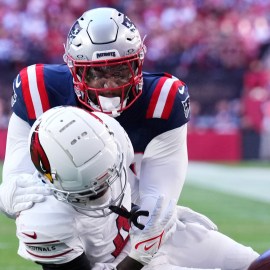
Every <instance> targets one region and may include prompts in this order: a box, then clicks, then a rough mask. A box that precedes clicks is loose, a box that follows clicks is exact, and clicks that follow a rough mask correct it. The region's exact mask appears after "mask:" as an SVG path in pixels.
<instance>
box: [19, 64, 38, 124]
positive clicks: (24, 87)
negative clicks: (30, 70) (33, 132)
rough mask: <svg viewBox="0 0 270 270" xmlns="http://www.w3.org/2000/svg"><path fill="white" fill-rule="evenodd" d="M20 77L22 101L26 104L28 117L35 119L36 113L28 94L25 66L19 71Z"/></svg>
mask: <svg viewBox="0 0 270 270" xmlns="http://www.w3.org/2000/svg"><path fill="white" fill-rule="evenodd" d="M20 77H21V80H22V94H23V99H24V103H25V105H26V110H27V114H28V118H29V119H36V113H35V109H34V104H33V101H32V97H31V94H30V88H29V81H28V75H27V68H24V69H23V70H22V71H21V72H20Z"/></svg>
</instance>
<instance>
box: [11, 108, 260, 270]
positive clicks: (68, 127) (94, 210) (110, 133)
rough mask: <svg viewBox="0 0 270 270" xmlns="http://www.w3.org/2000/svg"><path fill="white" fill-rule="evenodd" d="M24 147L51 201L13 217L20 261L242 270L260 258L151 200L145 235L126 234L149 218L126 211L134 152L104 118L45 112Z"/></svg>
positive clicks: (46, 265)
mask: <svg viewBox="0 0 270 270" xmlns="http://www.w3.org/2000/svg"><path fill="white" fill-rule="evenodd" d="M29 144H30V154H31V159H32V161H33V164H34V165H35V168H36V169H37V171H38V172H39V173H40V174H39V177H40V180H42V181H43V182H44V183H47V185H48V187H49V189H50V190H51V191H52V193H53V195H54V196H47V200H46V201H45V202H43V203H38V204H35V205H34V206H33V207H32V208H30V209H28V210H25V211H22V212H21V213H20V215H19V216H18V217H17V219H16V223H17V236H18V238H19V240H20V247H19V252H18V253H19V254H20V255H21V256H22V257H24V258H26V259H30V260H33V261H35V262H37V263H39V264H41V265H42V267H43V269H44V270H50V269H59V270H64V269H69V270H77V269H81V270H84V269H86V270H88V269H90V267H93V269H95V270H100V269H115V268H116V269H141V268H145V269H157V268H158V267H162V269H165V270H170V269H185V267H188V268H196V269H201V268H203V269H208V268H211V269H217V268H218V269H219V268H220V269H232V267H233V269H241V270H244V269H246V268H247V266H248V265H249V262H250V260H253V259H254V258H256V257H257V254H256V253H255V252H253V250H252V249H250V248H247V247H244V246H242V245H240V244H238V243H236V242H234V241H233V240H232V239H230V238H228V237H226V236H225V235H223V234H221V233H219V232H217V231H215V230H212V229H209V228H207V226H206V224H207V221H206V222H205V223H204V226H203V225H202V224H200V223H202V220H203V218H204V217H202V218H201V217H200V215H198V214H196V213H195V214H193V216H191V217H189V218H185V217H183V216H182V217H181V216H179V217H178V219H177V218H176V210H175V211H174V206H175V202H171V203H170V204H169V206H168V207H167V208H166V207H164V201H163V200H164V198H163V197H160V196H159V194H156V196H155V198H152V199H154V200H155V201H156V204H155V208H154V210H153V212H152V215H151V217H152V219H150V220H149V221H148V222H147V223H146V224H144V225H145V226H146V227H145V229H143V230H142V231H140V230H139V229H135V228H134V226H133V227H132V228H131V229H130V223H131V222H134V224H137V219H136V218H134V217H136V214H140V213H143V214H146V212H140V211H139V212H138V211H137V212H136V211H134V208H133V209H132V210H131V192H130V186H129V183H128V181H127V177H128V175H129V176H130V175H132V171H131V170H130V169H129V165H130V164H131V162H132V160H133V148H132V145H131V142H130V140H129V138H128V136H127V134H126V133H125V131H124V130H123V128H122V127H121V126H120V124H119V123H118V122H117V121H116V120H115V119H113V118H111V117H109V116H108V115H105V114H102V113H89V112H86V111H84V110H82V109H79V108H75V107H56V108H53V109H50V110H48V111H47V112H46V113H44V114H43V115H42V116H41V117H40V118H39V119H38V120H37V121H36V122H35V123H34V125H33V127H32V129H31V132H30V137H29ZM40 175H42V177H41V176H40ZM37 177H38V176H37ZM112 209H113V211H114V212H118V213H120V215H116V214H115V213H112ZM189 213H190V214H192V212H189ZM121 215H122V216H121ZM125 216H126V217H129V222H128V219H127V218H126V217H125ZM200 218H201V219H200ZM205 219H206V218H205ZM139 225H143V224H139ZM129 234H130V241H129V238H128V236H129ZM168 236H170V237H168ZM164 240H167V241H164ZM213 254H215V256H213ZM239 257H240V258H241V260H238V258H239Z"/></svg>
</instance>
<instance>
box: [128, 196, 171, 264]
mask: <svg viewBox="0 0 270 270" xmlns="http://www.w3.org/2000/svg"><path fill="white" fill-rule="evenodd" d="M163 201H164V197H162V196H160V197H159V198H158V199H157V203H156V205H155V208H154V210H153V212H152V214H151V217H150V219H149V221H148V222H147V223H146V224H145V227H144V229H143V230H139V229H138V228H135V227H131V229H130V231H129V234H130V243H131V251H130V253H129V257H131V258H133V259H135V260H136V261H138V262H140V263H141V264H143V265H147V264H148V263H149V262H150V261H151V259H152V258H153V256H154V255H155V254H156V253H157V251H158V250H159V248H160V246H161V245H162V243H163V242H165V241H166V240H167V239H168V238H169V237H170V236H171V235H172V234H173V232H174V231H175V230H176V216H175V214H174V213H175V206H176V203H175V201H173V200H171V201H170V203H169V205H168V206H167V208H166V209H165V211H164V208H165V207H164V205H163Z"/></svg>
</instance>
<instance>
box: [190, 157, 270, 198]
mask: <svg viewBox="0 0 270 270" xmlns="http://www.w3.org/2000/svg"><path fill="white" fill-rule="evenodd" d="M186 183H187V184H191V185H195V186H198V187H203V188H206V189H210V190H216V191H220V192H223V193H228V194H233V195H238V196H242V197H246V198H249V199H254V200H256V201H261V202H267V203H270V169H269V168H242V167H233V166H225V165H219V164H211V163H204V162H194V161H190V162H189V167H188V172H187V180H186Z"/></svg>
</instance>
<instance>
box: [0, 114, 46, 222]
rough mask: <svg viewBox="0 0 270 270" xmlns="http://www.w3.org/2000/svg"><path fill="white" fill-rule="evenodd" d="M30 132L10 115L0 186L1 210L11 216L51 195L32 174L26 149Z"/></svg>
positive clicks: (20, 120)
mask: <svg viewBox="0 0 270 270" xmlns="http://www.w3.org/2000/svg"><path fill="white" fill-rule="evenodd" d="M29 132H30V125H29V124H28V123H27V122H26V121H24V120H22V119H21V118H19V117H18V116H17V115H16V114H15V113H13V114H12V116H11V118H10V122H9V127H8V135H7V144H6V155H5V161H4V166H3V181H2V184H1V186H0V209H1V210H2V211H3V212H4V213H6V214H7V215H9V216H11V217H14V216H15V215H16V214H17V213H18V212H20V211H22V210H25V209H28V208H30V207H31V206H32V205H33V203H34V202H40V201H43V200H44V198H45V197H44V195H48V194H50V192H49V190H47V189H45V188H44V184H42V182H41V181H40V179H39V178H38V177H37V175H34V172H35V168H34V166H33V164H32V161H31V158H30V155H29V149H28V135H29Z"/></svg>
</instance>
